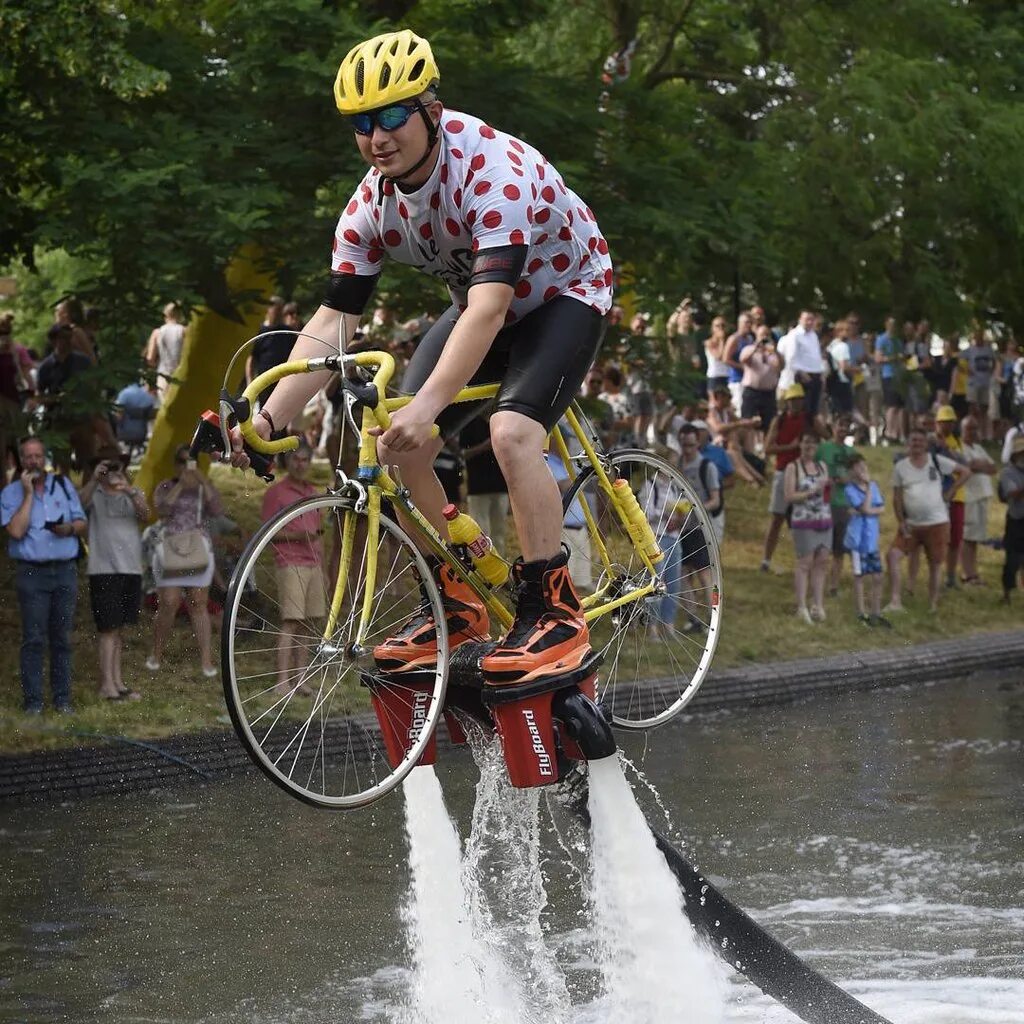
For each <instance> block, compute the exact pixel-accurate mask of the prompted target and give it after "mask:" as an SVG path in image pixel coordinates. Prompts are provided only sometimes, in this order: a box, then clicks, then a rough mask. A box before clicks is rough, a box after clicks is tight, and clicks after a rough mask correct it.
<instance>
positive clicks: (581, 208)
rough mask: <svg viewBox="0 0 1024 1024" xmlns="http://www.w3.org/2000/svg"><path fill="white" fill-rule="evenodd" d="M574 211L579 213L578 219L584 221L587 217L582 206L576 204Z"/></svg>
mask: <svg viewBox="0 0 1024 1024" xmlns="http://www.w3.org/2000/svg"><path fill="white" fill-rule="evenodd" d="M576 212H577V213H578V214H579V215H580V220H583V221H585V220H586V219H587V211H586V210H584V209H583V207H582V206H577V207H576Z"/></svg>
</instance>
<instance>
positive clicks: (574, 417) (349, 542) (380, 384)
mask: <svg viewBox="0 0 1024 1024" xmlns="http://www.w3.org/2000/svg"><path fill="white" fill-rule="evenodd" d="M351 366H357V367H361V368H363V369H368V368H376V372H375V373H374V377H373V382H372V386H373V388H375V389H376V391H375V394H373V395H372V396H371V398H372V404H370V403H367V404H364V405H363V412H362V426H361V429H360V443H359V463H358V469H357V471H356V477H355V479H356V480H357V481H358V482H359V483H360V484H361V485H362V487H363V488H364V489H365V492H366V529H367V538H366V553H367V557H366V569H365V575H366V584H365V587H364V591H363V608H362V612H361V618H360V624H359V628H358V631H357V639H356V642H357V643H358V644H361V643H362V642H363V639H364V635H365V629H366V626H367V623H368V622H369V620H370V617H371V615H372V602H373V594H374V593H375V592H376V581H377V546H378V543H379V539H380V508H381V501H382V499H384V498H386V499H388V500H389V501H391V502H392V504H394V505H395V506H396V508H399V509H400V510H401V512H402V514H403V516H404V517H405V518H406V519H407V521H408V523H409V524H411V525H412V527H413V530H412V532H413V533H414V534H417V535H418V536H419V538H420V540H421V541H422V542H423V544H424V545H425V546H426V548H427V549H429V551H430V552H432V553H433V554H434V555H435V556H436V557H437V558H439V559H441V560H442V561H443V562H446V563H447V564H448V565H450V566H451V568H452V570H453V571H454V572H455V573H456V574H457V575H458V576H459V577H460V578H461V579H462V580H463V581H464V582H466V583H468V584H469V585H470V586H471V587H472V588H473V590H474V591H475V592H476V594H477V595H478V596H479V597H480V599H481V600H482V601H483V602H484V603H485V605H486V606H487V609H488V611H489V612H490V613H491V615H492V616H493V617H494V618H495V619H497V621H499V622H501V623H502V624H503V626H505V627H506V628H507V627H508V626H510V625H511V624H512V621H513V614H512V611H511V610H510V608H509V606H508V605H507V604H506V603H505V602H504V601H503V600H502V599H501V597H500V596H499V594H498V593H497V592H496V590H494V589H492V588H491V587H490V586H489V585H488V584H487V583H486V581H485V580H484V579H483V577H482V576H481V575H480V574H479V573H478V572H477V571H476V570H475V569H473V568H471V567H468V566H466V565H465V564H464V563H463V561H462V560H461V559H460V558H459V557H457V555H456V554H455V552H454V551H453V549H452V548H451V546H450V545H449V544H448V542H447V541H446V540H445V539H444V538H442V537H441V535H440V534H439V533H438V532H437V530H436V529H435V528H434V526H433V524H432V523H430V521H429V520H428V519H427V518H426V517H425V516H424V515H423V513H422V512H420V510H419V509H418V508H417V507H416V506H415V505H414V504H413V502H412V498H411V495H410V493H409V491H408V489H407V488H405V487H404V486H402V485H401V481H400V480H398V481H396V480H395V479H394V478H393V477H392V476H391V475H390V474H389V473H388V471H387V469H385V467H383V466H382V465H381V464H380V461H379V459H378V455H377V438H376V437H375V436H373V435H372V434H370V430H371V429H372V428H374V427H377V426H380V427H383V428H384V429H387V428H388V427H389V426H390V422H391V413H392V412H394V411H395V410H397V409H401V408H403V407H404V406H406V405H408V404H409V402H411V401H412V398H413V396H412V395H402V396H399V397H394V398H382V399H381V398H379V396H381V395H383V394H384V392H385V389H386V387H387V384H388V382H389V381H390V380H391V378H392V376H393V374H394V370H395V362H394V358H393V357H392V356H391V355H390V354H389V353H387V352H376V351H371V352H359V353H355V354H351V355H345V356H341V357H338V356H323V357H319V358H313V359H299V360H294V361H291V362H287V363H282V364H281V365H279V366H275V367H273V368H272V369H270V370H268V371H267V372H266V373H262V374H260V375H259V376H258V377H256V378H255V379H254V380H252V381H251V382H250V383H249V385H248V386H247V387H246V389H245V391H244V392H243V394H242V398H241V399H240V400H237V401H235V402H233V403H231V402H226V401H225V399H223V398H222V413H223V412H224V411H225V410H224V405H225V404H227V405H228V406H229V409H231V410H233V411H234V412H235V413H236V415H238V420H239V428H240V430H241V433H242V436H243V437H244V439H245V441H246V442H247V443H248V444H249V445H250V446H251V447H252V448H255V449H256V450H257V451H259V452H261V453H263V454H266V455H272V454H276V453H279V452H283V451H291V450H293V449H294V448H295V447H297V445H298V440H297V438H282V439H280V440H277V441H265V440H264V439H263V438H261V437H260V436H259V435H258V434H257V433H256V432H255V430H254V429H253V426H252V419H251V414H250V412H251V409H252V405H253V402H254V401H255V399H256V397H257V396H258V395H259V394H260V392H261V391H263V390H264V389H265V388H267V387H268V386H269V385H271V384H274V383H276V382H277V381H279V380H281V379H282V378H283V377H287V376H291V375H292V374H296V373H312V372H317V371H320V370H335V371H338V370H341V371H342V372H343V371H344V369H345V368H346V367H351ZM499 387H500V385H499V384H483V385H476V386H471V387H466V388H463V389H462V390H461V391H460V392H459V393H458V394H457V395H456V396H455V399H454V402H455V404H461V403H463V402H477V401H486V400H488V399H492V398H494V397H495V396H496V395H497V393H498V389H499ZM350 390H352V391H354V392H357V397H362V396H360V395H359V394H358V387H352V386H350ZM364 390H365V389H364ZM240 413H244V416H243V415H241V414H240ZM580 417H581V413H580V410H579V406H578V405H577V404H576V403H575V402H574V403H573V405H572V406H571V407H570V408H569V409H568V410H567V412H566V414H565V418H566V421H567V423H568V424H569V427H570V429H571V430H572V432H573V434H574V435H575V437H576V439H577V441H578V442H579V444H580V447H581V450H582V452H583V455H584V456H585V462H586V464H588V465H589V466H590V467H591V468H592V469H593V471H594V474H595V477H596V479H597V481H598V484H599V486H600V488H601V490H602V491H603V492H604V493H605V494H606V495H607V498H608V500H609V502H611V505H612V507H613V508H614V509H615V511H616V513H617V515H618V517H619V519H620V521H621V523H622V526H623V529H624V532H625V534H626V535H627V536H629V537H630V540H631V542H632V546H633V550H634V551H635V553H636V554H637V556H638V557H639V558H640V559H641V561H642V562H643V564H644V566H645V567H646V569H647V571H648V573H649V574H650V578H649V580H648V581H647V583H646V584H645V585H643V586H640V587H637V588H636V589H635V590H632V591H630V592H629V593H627V594H619V595H617V596H613V597H610V598H609V597H608V593H609V590H610V588H611V587H612V584H613V579H614V562H613V561H612V557H611V555H610V553H609V551H608V548H607V545H606V544H605V542H604V538H603V536H602V534H601V532H600V530H599V529H598V527H597V524H596V522H595V521H594V517H593V514H592V513H591V510H590V508H589V506H588V504H587V502H586V501H584V500H581V501H580V507H581V509H582V512H583V518H584V522H585V527H586V529H587V531H588V533H589V535H590V541H591V544H592V545H593V550H594V551H596V552H597V554H598V557H599V558H600V560H601V564H602V566H603V568H604V574H603V582H602V584H601V585H599V586H598V588H597V590H596V591H595V592H594V593H593V594H590V595H588V596H587V597H584V598H583V599H582V603H583V607H584V609H585V611H584V615H585V618H586V619H587V621H588V622H590V621H593V620H594V619H597V618H600V617H601V616H603V615H606V614H608V613H609V612H611V611H613V610H615V609H616V608H619V607H621V606H622V605H626V604H631V603H634V602H636V601H642V600H644V599H645V598H647V597H649V596H650V595H651V594H653V593H655V591H656V590H657V589H658V585H659V584H658V574H657V570H656V569H655V568H654V563H655V561H657V560H658V559H657V558H655V559H653V560H652V558H651V557H650V556H649V555H648V554H647V552H646V551H645V550H644V548H643V546H642V544H641V542H640V540H639V539H638V536H637V534H636V531H635V526H631V523H630V520H629V514H628V509H627V508H626V507H625V506H624V505H623V501H622V498H621V497H620V495H618V494H617V493H616V491H615V489H614V488H613V486H612V481H611V480H610V479H609V476H608V473H607V472H606V470H605V466H604V462H603V459H602V455H603V453H602V452H600V451H599V450H598V448H597V446H596V442H597V438H596V436H595V435H593V434H592V433H590V432H588V431H587V430H586V429H585V427H584V425H583V422H582V421H581V418H580ZM226 421H227V417H226V416H225V415H222V417H221V423H222V424H225V423H226ZM222 429H223V430H224V434H225V438H224V439H225V450H226V451H228V450H229V449H230V445H229V444H228V443H227V431H226V427H222ZM435 430H436V428H435ZM435 436H436V434H435ZM548 440H549V443H551V444H553V446H554V449H555V451H556V452H557V454H558V455H559V457H560V458H561V459H562V462H563V463H564V465H565V467H566V470H567V472H568V474H569V479H570V482H571V481H574V480H575V479H576V477H577V476H578V475H579V474H578V473H577V472H576V470H575V467H574V460H573V459H572V458H571V457H570V455H569V451H568V448H567V446H566V444H565V440H564V439H563V437H562V435H561V433H560V432H559V431H558V430H554V431H552V432H551V434H550V435H549V438H548ZM631 493H632V492H630V494H631ZM355 529H356V519H355V516H354V515H351V514H349V515H346V517H345V523H344V527H343V532H342V546H341V556H340V562H339V566H338V575H337V582H336V584H335V590H334V594H333V597H332V600H331V607H330V610H329V612H328V615H327V622H326V624H325V628H324V637H325V639H326V638H328V637H330V636H331V635H332V633H333V632H334V630H335V627H336V626H337V622H338V617H339V615H340V613H341V608H342V604H343V602H344V597H345V587H346V584H347V580H348V574H349V567H350V563H351V558H352V551H353V547H354V542H355ZM659 557H660V556H659Z"/></svg>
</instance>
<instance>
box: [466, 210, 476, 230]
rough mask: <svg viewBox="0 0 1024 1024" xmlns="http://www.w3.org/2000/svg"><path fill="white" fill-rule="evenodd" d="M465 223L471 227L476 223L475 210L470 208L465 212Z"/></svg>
mask: <svg viewBox="0 0 1024 1024" xmlns="http://www.w3.org/2000/svg"><path fill="white" fill-rule="evenodd" d="M466 223H467V224H468V225H469V226H470V227H472V226H473V225H474V224H475V223H476V210H470V211H469V213H467V214H466Z"/></svg>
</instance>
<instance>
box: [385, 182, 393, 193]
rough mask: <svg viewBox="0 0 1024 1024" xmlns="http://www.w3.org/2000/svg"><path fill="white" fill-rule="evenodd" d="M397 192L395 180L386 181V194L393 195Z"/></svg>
mask: <svg viewBox="0 0 1024 1024" xmlns="http://www.w3.org/2000/svg"><path fill="white" fill-rule="evenodd" d="M394 194H395V183H394V182H393V181H385V182H384V195H386V196H393V195H394Z"/></svg>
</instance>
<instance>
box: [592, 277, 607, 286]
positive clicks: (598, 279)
mask: <svg viewBox="0 0 1024 1024" xmlns="http://www.w3.org/2000/svg"><path fill="white" fill-rule="evenodd" d="M590 284H591V286H592V287H594V288H603V287H604V278H603V277H595V278H594V279H593V280H592V281H591V282H590Z"/></svg>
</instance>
